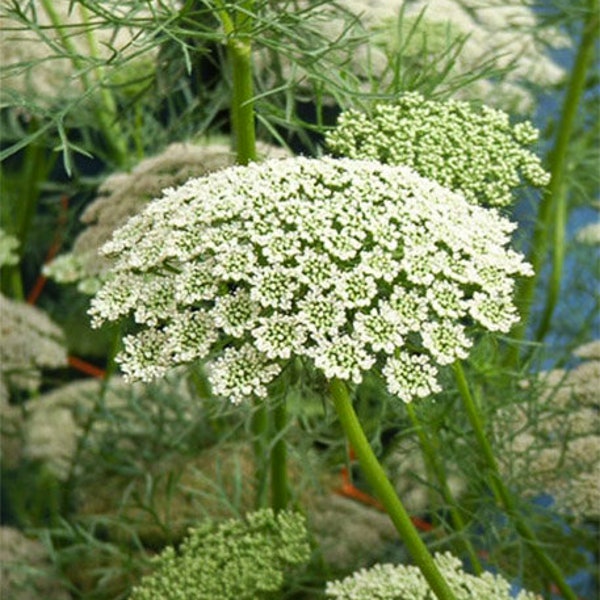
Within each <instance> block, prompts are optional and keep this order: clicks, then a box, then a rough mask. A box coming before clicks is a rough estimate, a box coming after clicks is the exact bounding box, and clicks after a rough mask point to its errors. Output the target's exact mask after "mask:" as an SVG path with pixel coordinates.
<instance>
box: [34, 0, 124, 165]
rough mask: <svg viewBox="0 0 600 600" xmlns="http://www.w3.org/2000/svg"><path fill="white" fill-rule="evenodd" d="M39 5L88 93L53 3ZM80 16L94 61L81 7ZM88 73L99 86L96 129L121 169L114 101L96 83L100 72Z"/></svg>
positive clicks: (86, 80) (95, 50) (92, 42)
mask: <svg viewBox="0 0 600 600" xmlns="http://www.w3.org/2000/svg"><path fill="white" fill-rule="evenodd" d="M40 1H41V4H42V7H43V9H44V11H45V12H46V14H47V15H48V18H49V19H50V22H51V23H52V27H53V28H54V30H55V31H56V33H57V35H58V37H59V38H60V41H61V44H62V45H63V47H64V49H65V50H66V51H67V52H68V53H69V58H70V60H71V62H72V63H73V66H74V67H75V69H77V71H78V72H79V79H80V80H81V83H82V85H83V87H84V89H85V90H86V91H87V90H91V89H92V85H93V84H92V81H91V80H90V77H89V76H88V72H87V70H86V66H85V64H84V62H83V61H82V60H80V59H79V58H78V54H79V53H78V51H77V48H75V46H74V44H73V42H72V41H71V39H70V38H69V36H68V35H66V34H65V31H64V23H62V22H61V20H60V17H59V15H58V13H57V12H56V10H55V8H54V2H53V1H52V0H40ZM81 16H82V19H83V21H84V24H85V27H86V29H87V33H86V37H87V41H88V46H89V48H90V54H91V57H92V58H98V56H99V53H98V45H97V43H96V40H95V38H94V35H93V33H92V31H91V29H90V28H89V27H88V24H89V17H88V14H87V11H86V10H85V8H84V7H83V6H81ZM92 72H93V73H94V77H95V79H96V81H98V82H99V85H100V99H101V106H100V107H99V108H98V109H97V110H96V116H97V118H98V123H99V125H100V129H101V130H102V132H103V134H104V137H105V139H106V143H107V144H108V146H109V148H110V150H111V153H112V157H113V159H114V160H115V162H116V163H117V164H118V165H124V164H126V163H127V160H128V152H127V143H126V141H125V139H124V138H123V136H122V135H121V130H120V129H119V127H118V123H117V122H116V117H117V106H116V103H115V99H114V97H113V95H112V94H111V93H110V90H108V89H107V88H106V87H104V86H103V85H102V84H101V81H100V80H101V75H102V69H101V68H100V67H98V66H97V67H95V68H93V69H92Z"/></svg>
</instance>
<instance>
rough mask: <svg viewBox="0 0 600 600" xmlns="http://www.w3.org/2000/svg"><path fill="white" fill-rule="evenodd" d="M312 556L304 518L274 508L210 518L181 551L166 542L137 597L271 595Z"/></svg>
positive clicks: (245, 598) (175, 599) (242, 598)
mask: <svg viewBox="0 0 600 600" xmlns="http://www.w3.org/2000/svg"><path fill="white" fill-rule="evenodd" d="M309 558H310V546H309V545H308V540H307V531H306V525H305V521H304V517H303V516H302V515H300V514H299V513H294V512H290V511H282V512H280V513H278V514H277V515H275V514H274V513H273V511H271V510H269V509H263V510H260V511H256V512H254V513H250V514H247V515H246V517H245V519H244V520H241V519H240V520H237V519H229V520H227V521H224V522H222V523H220V524H217V523H213V522H212V521H206V522H204V523H202V525H201V526H199V527H198V528H196V529H194V530H192V531H190V534H189V536H188V537H187V538H186V539H185V540H184V542H183V543H182V544H181V547H180V548H179V549H178V550H177V551H176V550H174V549H173V548H172V547H167V548H166V549H165V550H164V551H163V552H162V553H161V554H160V555H158V556H157V557H156V559H155V561H154V571H153V572H152V573H151V574H150V575H147V576H146V577H144V578H143V579H142V581H141V583H140V585H139V586H137V587H135V588H134V589H133V593H132V596H131V598H132V599H133V600H150V599H154V598H162V599H163V600H183V599H186V598H190V599H191V598H221V599H222V600H250V599H257V598H267V597H272V594H273V592H277V591H278V590H279V589H280V588H281V587H282V585H283V583H284V576H285V572H286V571H288V570H289V569H290V568H291V567H293V566H295V565H301V564H303V563H306V562H307V561H308V559H309Z"/></svg>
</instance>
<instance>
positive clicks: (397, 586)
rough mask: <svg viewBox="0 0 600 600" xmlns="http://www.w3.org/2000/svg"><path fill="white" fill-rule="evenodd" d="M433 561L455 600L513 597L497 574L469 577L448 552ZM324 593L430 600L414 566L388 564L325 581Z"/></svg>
mask: <svg viewBox="0 0 600 600" xmlns="http://www.w3.org/2000/svg"><path fill="white" fill-rule="evenodd" d="M434 560H435V563H436V565H437V566H438V568H439V570H440V572H441V573H442V575H443V576H444V579H445V580H446V582H447V584H448V586H449V587H450V589H451V590H452V592H453V593H454V595H455V596H456V599H457V600H481V599H482V598H486V599H490V600H491V599H493V600H510V599H511V598H515V596H513V594H512V593H511V585H510V583H509V582H508V581H506V579H504V578H503V577H501V576H500V575H492V574H491V573H487V572H486V573H482V574H481V575H479V576H476V575H469V574H468V573H465V572H464V571H463V570H462V565H461V562H460V560H459V559H458V558H456V557H455V556H453V555H452V554H450V553H449V552H446V553H444V554H436V555H435V557H434ZM326 593H327V597H328V598H334V599H335V600H427V599H428V598H432V597H433V596H432V591H431V588H430V587H429V585H428V584H427V582H426V581H425V579H424V578H423V575H422V574H421V572H420V571H419V569H417V567H414V566H408V565H392V564H376V565H374V566H373V567H371V568H370V569H360V571H357V572H356V573H354V574H353V575H350V576H349V577H346V578H345V579H343V580H341V581H333V582H329V583H328V584H327V590H326ZM539 598H540V597H539V596H537V595H535V594H533V593H531V592H527V591H525V590H523V591H521V592H519V594H518V595H517V596H516V600H538V599H539Z"/></svg>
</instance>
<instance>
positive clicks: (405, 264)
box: [90, 158, 531, 402]
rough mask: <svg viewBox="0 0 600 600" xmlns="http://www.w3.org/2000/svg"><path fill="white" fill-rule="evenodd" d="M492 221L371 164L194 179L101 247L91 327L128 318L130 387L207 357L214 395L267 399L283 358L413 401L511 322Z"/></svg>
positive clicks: (306, 163) (497, 223) (300, 164)
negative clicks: (370, 377)
mask: <svg viewBox="0 0 600 600" xmlns="http://www.w3.org/2000/svg"><path fill="white" fill-rule="evenodd" d="M513 228H514V225H513V224H512V223H510V222H509V221H508V220H506V219H504V218H503V217H502V216H500V215H499V214H498V213H497V212H496V211H495V210H489V209H484V208H481V207H478V206H475V205H472V204H470V203H468V202H467V201H466V200H465V199H464V198H463V197H462V196H461V195H459V194H456V193H454V192H451V191H450V190H447V189H445V188H443V187H441V186H439V185H438V184H437V183H435V182H433V181H430V180H428V179H425V178H423V177H420V176H419V175H417V174H416V173H415V172H414V171H412V170H410V169H409V168H407V167H401V166H387V165H382V164H380V163H377V162H374V161H373V162H372V161H358V160H350V159H341V160H336V159H332V158H325V159H323V160H315V159H306V158H294V159H286V160H281V161H277V160H275V161H268V162H266V163H263V164H251V165H249V166H247V167H231V168H229V169H225V170H223V171H220V172H217V173H213V174H210V175H208V176H206V177H203V178H198V179H191V180H189V181H188V182H187V183H185V184H184V185H183V186H181V187H179V188H177V189H168V190H165V192H164V196H163V197H162V198H161V199H159V200H156V201H154V202H151V203H150V204H149V205H148V207H147V208H146V210H145V211H144V212H142V213H140V214H139V215H138V216H135V217H133V218H132V219H131V220H130V221H129V222H128V223H127V224H126V225H125V226H124V227H123V228H121V229H120V230H118V231H117V232H116V233H115V235H114V237H113V239H112V240H111V241H110V242H109V243H108V244H106V245H105V247H104V251H105V252H106V253H107V254H109V255H113V256H115V257H116V263H115V267H114V270H113V272H112V279H110V280H109V281H108V282H107V283H106V284H105V285H104V286H103V287H102V288H101V289H100V291H99V292H98V294H97V295H96V296H95V298H94V299H93V301H92V308H91V311H90V313H91V315H92V320H93V324H94V325H95V326H98V325H100V324H101V323H102V322H104V321H106V320H110V321H113V320H117V319H120V318H122V317H124V316H126V315H132V316H133V320H134V321H135V322H136V323H137V327H138V331H137V333H134V334H132V335H129V336H127V337H125V339H124V350H123V352H122V353H121V355H120V362H121V366H122V369H123V372H124V373H125V374H126V376H127V377H128V378H130V379H142V380H150V379H152V378H154V377H158V376H161V375H163V374H164V373H165V372H166V371H167V370H168V369H169V368H171V367H172V366H174V365H176V364H181V363H188V362H191V361H194V360H197V359H207V358H208V359H210V362H209V365H208V366H209V377H210V380H211V383H212V386H213V391H214V392H215V393H216V394H217V395H222V396H225V397H228V398H230V399H231V400H232V401H233V402H240V401H242V400H243V399H245V398H247V397H250V396H257V397H265V396H266V395H267V385H268V384H269V383H270V382H271V381H273V379H274V378H275V377H277V375H278V374H279V373H280V372H281V370H282V368H283V367H284V366H285V364H286V361H287V360H288V359H290V358H291V357H292V356H297V357H301V358H302V359H304V360H306V361H309V362H310V363H311V364H313V365H314V366H316V368H317V369H318V370H320V371H321V372H322V373H323V374H324V375H325V377H326V378H328V379H331V378H336V377H337V378H340V379H342V380H346V381H352V382H354V383H359V382H360V381H361V380H362V377H363V374H364V372H365V371H369V370H372V369H373V370H375V372H379V373H380V374H381V375H382V376H383V378H384V380H385V382H386V384H387V388H388V390H389V391H390V393H391V394H393V395H395V396H397V397H399V398H401V399H402V400H404V401H406V402H409V401H411V400H412V399H414V398H417V397H425V396H428V395H430V394H432V393H435V392H437V391H439V389H440V387H439V384H438V380H437V375H438V369H439V367H440V366H442V365H447V364H449V363H451V362H453V361H454V360H456V359H458V358H464V357H466V356H467V354H468V351H469V347H470V346H471V339H470V338H469V336H468V334H467V332H468V328H469V327H470V326H471V325H479V326H481V327H483V328H486V329H488V330H491V331H502V332H506V331H508V330H509V329H510V327H511V326H512V325H513V324H514V323H515V321H516V320H517V316H516V310H515V308H514V306H513V304H512V302H511V295H512V292H513V278H514V277H515V276H517V275H529V274H530V273H531V269H530V266H529V265H528V264H526V263H524V262H523V260H522V257H521V256H520V255H519V254H517V253H516V252H514V251H512V250H511V249H510V248H507V247H506V246H507V245H508V243H509V241H510V233H511V231H512V230H513Z"/></svg>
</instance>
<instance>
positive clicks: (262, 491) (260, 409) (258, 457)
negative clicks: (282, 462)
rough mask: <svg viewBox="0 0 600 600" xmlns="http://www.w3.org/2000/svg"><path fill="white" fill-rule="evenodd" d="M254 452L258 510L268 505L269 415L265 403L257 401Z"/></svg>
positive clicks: (254, 419)
mask: <svg viewBox="0 0 600 600" xmlns="http://www.w3.org/2000/svg"><path fill="white" fill-rule="evenodd" d="M251 427H252V450H253V451H254V479H255V485H256V499H255V504H256V508H257V509H259V508H265V507H266V505H267V483H268V464H269V445H268V435H269V415H268V412H267V407H266V405H265V403H264V402H263V401H257V402H256V403H255V405H254V412H253V414H252V424H251Z"/></svg>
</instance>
